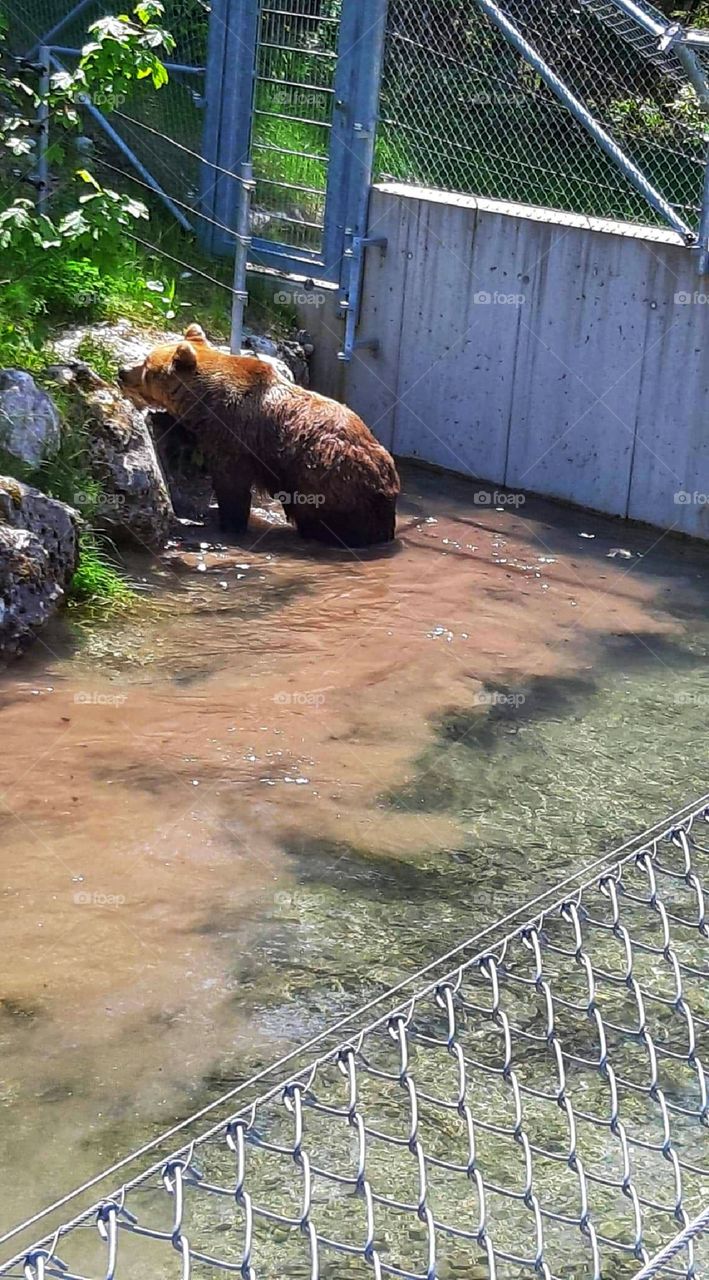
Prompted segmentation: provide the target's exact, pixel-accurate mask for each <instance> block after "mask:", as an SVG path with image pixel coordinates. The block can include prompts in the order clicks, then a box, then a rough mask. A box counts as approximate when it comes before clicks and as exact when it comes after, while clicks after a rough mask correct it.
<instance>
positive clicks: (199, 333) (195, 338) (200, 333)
mask: <svg viewBox="0 0 709 1280" xmlns="http://www.w3.org/2000/svg"><path fill="white" fill-rule="evenodd" d="M185 337H186V338H187V339H188V341H189V342H206V341H207V335H206V333H205V332H204V329H203V328H202V326H201V324H191V325H189V327H188V328H187V329H185Z"/></svg>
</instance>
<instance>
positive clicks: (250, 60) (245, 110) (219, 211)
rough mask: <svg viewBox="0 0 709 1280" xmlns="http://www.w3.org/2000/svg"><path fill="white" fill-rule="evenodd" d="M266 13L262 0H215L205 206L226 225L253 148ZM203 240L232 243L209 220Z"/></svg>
mask: <svg viewBox="0 0 709 1280" xmlns="http://www.w3.org/2000/svg"><path fill="white" fill-rule="evenodd" d="M260 16H261V4H260V0H214V3H213V5H212V11H211V16H210V21H209V39H208V46H207V68H206V77H205V89H204V96H205V113H204V129H203V136H202V155H203V156H204V160H205V163H204V165H203V166H202V176H201V191H200V208H201V211H202V213H204V214H205V215H206V216H207V217H208V218H212V219H213V220H214V221H215V222H220V223H221V224H222V226H226V227H234V226H235V225H236V220H237V210H238V204H239V179H238V175H239V173H240V168H241V165H242V164H244V163H245V162H246V161H248V159H249V156H250V153H251V125H252V117H253V97H254V73H255V65H256V50H257V45H258V32H259V22H260ZM215 165H217V166H219V168H218V169H215V168H214V166H215ZM223 171H226V172H223ZM230 175H234V176H230ZM202 243H203V245H204V246H205V248H207V249H209V250H210V251H211V252H217V251H219V249H222V250H223V249H224V248H225V247H228V248H229V249H231V239H230V238H228V239H225V237H224V234H223V233H220V232H219V231H218V230H217V229H216V228H214V227H209V226H208V225H206V226H205V229H204V232H203V241H202Z"/></svg>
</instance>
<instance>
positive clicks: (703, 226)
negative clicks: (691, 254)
mask: <svg viewBox="0 0 709 1280" xmlns="http://www.w3.org/2000/svg"><path fill="white" fill-rule="evenodd" d="M699 274H700V276H705V275H709V141H708V142H707V151H706V160H705V162H704V189H703V191H702V212H701V217H700V219H699Z"/></svg>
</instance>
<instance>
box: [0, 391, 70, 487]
mask: <svg viewBox="0 0 709 1280" xmlns="http://www.w3.org/2000/svg"><path fill="white" fill-rule="evenodd" d="M60 431H61V418H60V416H59V410H58V409H57V407H56V405H55V404H54V401H53V400H52V398H51V396H49V395H47V392H46V391H43V390H42V388H41V387H38V386H37V384H36V382H35V380H34V378H33V377H32V374H31V373H25V371H24V370H23V369H0V447H2V448H3V449H4V450H5V451H6V452H7V453H10V454H12V456H13V457H14V458H17V459H18V460H19V461H20V462H23V463H25V465H26V466H29V467H37V466H39V464H40V462H41V461H42V460H43V458H47V457H50V456H51V454H53V453H56V451H57V449H58V448H59V442H60Z"/></svg>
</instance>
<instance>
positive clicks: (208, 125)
mask: <svg viewBox="0 0 709 1280" xmlns="http://www.w3.org/2000/svg"><path fill="white" fill-rule="evenodd" d="M387 9H388V0H343V6H342V17H341V24H340V31H339V39H338V49H337V69H336V72H335V80H334V110H333V117H332V130H331V138H330V152H329V157H328V171H327V190H326V195H325V217H324V225H323V242H322V251H321V252H319V253H318V252H315V251H313V250H311V249H307V248H296V247H294V246H291V245H288V244H286V243H281V242H278V241H273V240H268V239H265V238H263V237H260V236H253V237H252V241H251V249H250V252H249V258H250V261H251V262H252V263H255V264H257V265H261V266H264V267H268V268H271V269H273V270H275V271H278V272H281V273H284V274H287V275H298V276H305V277H306V278H307V277H313V278H315V279H317V280H320V281H324V282H327V283H329V284H342V283H343V276H344V277H345V278H346V279H345V286H346V290H347V291H348V292H349V286H348V284H347V278H348V277H350V276H351V274H352V273H351V266H352V261H353V259H354V260H356V259H357V257H358V244H357V242H358V240H359V239H360V238H361V237H363V236H364V234H365V228H366V215H367V203H368V198H369V189H370V186H371V181H372V169H373V156H374V140H375V134H376V127H377V117H378V105H379V88H380V81H381V70H382V63H383V57H384V37H385V30H386V14H387ZM261 10H262V3H261V0H214V2H213V5H212V14H211V20H210V31H209V44H208V54H207V69H206V88H205V97H206V112H205V123H204V159H205V161H206V163H205V166H204V174H203V181H204V194H203V198H202V206H201V207H202V212H203V213H204V214H206V215H207V216H208V217H209V218H210V219H213V221H215V222H219V223H221V225H222V226H228V227H235V226H236V225H237V222H238V215H237V209H238V202H239V182H238V180H236V175H239V174H240V173H241V169H242V165H243V164H244V163H245V162H247V161H248V160H249V159H250V154H251V143H252V133H253V119H254V94H255V83H256V66H257V57H258V49H259V35H260V17H261ZM214 166H218V167H219V170H220V173H219V177H218V179H217V182H216V184H215V183H214V181H213V171H214ZM230 175H235V176H234V177H232V176H230ZM203 244H204V246H205V247H206V248H208V249H210V250H211V251H212V252H215V253H226V252H230V251H231V250H232V249H233V240H232V239H231V238H230V237H229V236H227V235H225V234H223V233H222V234H220V233H219V230H218V228H214V227H211V228H209V230H208V232H206V233H205V237H204V240H203ZM343 268H344V270H343Z"/></svg>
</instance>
